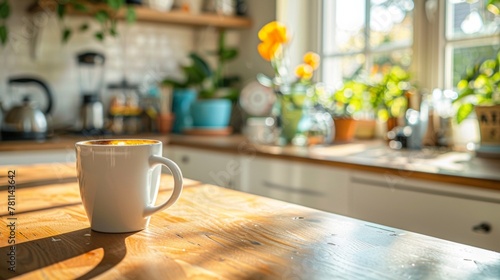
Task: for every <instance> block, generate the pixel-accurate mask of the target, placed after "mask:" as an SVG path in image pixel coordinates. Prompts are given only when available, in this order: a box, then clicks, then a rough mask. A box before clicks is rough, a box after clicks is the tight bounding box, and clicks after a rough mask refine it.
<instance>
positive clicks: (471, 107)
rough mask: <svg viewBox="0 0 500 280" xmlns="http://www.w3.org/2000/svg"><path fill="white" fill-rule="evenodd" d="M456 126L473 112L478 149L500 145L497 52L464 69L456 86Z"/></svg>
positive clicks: (499, 95) (499, 66) (499, 85)
mask: <svg viewBox="0 0 500 280" xmlns="http://www.w3.org/2000/svg"><path fill="white" fill-rule="evenodd" d="M457 90H458V97H457V99H455V100H454V101H453V102H454V103H455V104H457V105H458V109H457V112H456V116H455V120H456V121H457V123H458V124H460V123H461V122H462V121H464V120H465V119H466V118H468V117H469V116H470V115H471V114H472V112H473V111H475V113H476V116H477V120H478V122H479V132H480V136H481V146H484V145H499V144H500V50H498V51H497V53H496V55H495V57H492V58H489V59H485V60H483V61H481V62H479V63H476V64H474V65H471V66H470V67H468V68H467V70H466V72H465V75H464V76H463V78H462V79H461V80H460V81H459V82H458V84H457Z"/></svg>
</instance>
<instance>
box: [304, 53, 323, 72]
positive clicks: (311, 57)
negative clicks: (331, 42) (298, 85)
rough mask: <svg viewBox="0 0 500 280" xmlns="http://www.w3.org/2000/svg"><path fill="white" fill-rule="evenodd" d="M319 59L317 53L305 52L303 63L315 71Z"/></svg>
mask: <svg viewBox="0 0 500 280" xmlns="http://www.w3.org/2000/svg"><path fill="white" fill-rule="evenodd" d="M319 61H320V57H319V55H318V54H317V53H314V52H307V53H306V54H304V63H305V64H307V65H309V66H311V67H312V69H313V70H316V69H317V68H318V66H319Z"/></svg>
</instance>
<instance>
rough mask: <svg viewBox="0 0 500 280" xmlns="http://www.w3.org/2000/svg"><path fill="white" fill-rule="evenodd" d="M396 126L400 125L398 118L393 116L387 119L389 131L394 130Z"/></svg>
mask: <svg viewBox="0 0 500 280" xmlns="http://www.w3.org/2000/svg"><path fill="white" fill-rule="evenodd" d="M396 126H398V118H394V117H391V118H389V119H387V132H389V131H391V130H393V129H394V128H395V127H396Z"/></svg>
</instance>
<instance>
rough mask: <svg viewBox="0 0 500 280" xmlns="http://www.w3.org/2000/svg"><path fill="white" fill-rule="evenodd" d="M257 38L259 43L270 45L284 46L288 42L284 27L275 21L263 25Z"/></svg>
mask: <svg viewBox="0 0 500 280" xmlns="http://www.w3.org/2000/svg"><path fill="white" fill-rule="evenodd" d="M258 36H259V39H260V40H261V41H263V42H268V43H272V44H285V43H287V42H288V41H289V37H288V34H287V30H286V26H285V25H283V24H281V23H279V22H277V21H272V22H270V23H268V24H266V25H264V26H263V27H262V28H261V29H260V30H259V33H258Z"/></svg>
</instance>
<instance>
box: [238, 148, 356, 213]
mask: <svg viewBox="0 0 500 280" xmlns="http://www.w3.org/2000/svg"><path fill="white" fill-rule="evenodd" d="M242 170H243V173H242V176H241V190H243V191H246V192H249V193H254V194H258V195H262V196H266V197H271V198H274V199H279V200H283V201H287V202H291V203H295V204H299V205H303V206H308V207H312V208H316V209H320V210H324V211H329V212H335V213H339V214H345V213H346V211H347V184H348V180H349V176H348V173H347V170H343V169H336V168H333V167H329V166H324V165H320V164H309V163H303V162H298V161H291V160H283V159H274V158H269V157H260V156H256V157H242Z"/></svg>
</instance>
